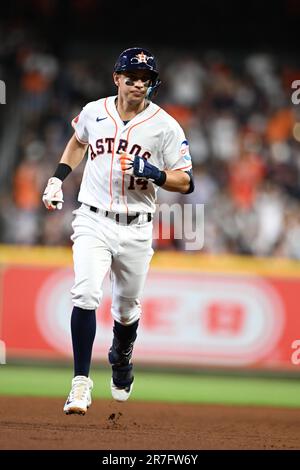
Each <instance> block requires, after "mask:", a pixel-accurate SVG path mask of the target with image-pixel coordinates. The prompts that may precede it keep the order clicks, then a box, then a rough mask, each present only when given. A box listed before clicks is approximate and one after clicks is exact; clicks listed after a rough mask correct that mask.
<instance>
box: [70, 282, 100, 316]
mask: <svg viewBox="0 0 300 470" xmlns="http://www.w3.org/2000/svg"><path fill="white" fill-rule="evenodd" d="M71 295H72V302H73V304H74V305H75V306H76V307H80V308H83V309H85V310H94V309H97V308H98V307H99V304H100V301H101V292H97V291H96V290H95V289H94V290H93V289H89V288H88V287H87V286H86V287H85V286H82V287H81V288H78V287H74V288H73V289H72V290H71Z"/></svg>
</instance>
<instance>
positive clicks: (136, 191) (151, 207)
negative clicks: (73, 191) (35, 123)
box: [72, 96, 192, 213]
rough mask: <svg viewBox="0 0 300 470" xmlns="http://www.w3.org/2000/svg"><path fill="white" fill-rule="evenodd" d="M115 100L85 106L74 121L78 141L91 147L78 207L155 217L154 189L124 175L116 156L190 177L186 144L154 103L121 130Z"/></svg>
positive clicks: (172, 123) (150, 183)
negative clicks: (132, 157) (135, 158)
mask: <svg viewBox="0 0 300 470" xmlns="http://www.w3.org/2000/svg"><path fill="white" fill-rule="evenodd" d="M116 98H117V97H116V96H110V97H108V98H103V99H100V100H97V101H93V102H90V103H88V104H87V105H86V106H85V107H84V108H83V109H82V111H81V113H80V114H79V115H78V116H77V117H76V118H75V119H73V121H72V126H73V128H74V130H75V135H76V138H77V140H78V141H79V142H81V143H83V144H88V146H89V147H88V159H87V163H86V166H85V169H84V173H83V178H82V183H81V187H80V191H79V195H78V201H79V202H82V203H85V204H89V205H91V206H95V207H97V208H99V209H103V210H108V211H113V212H119V213H126V212H129V213H131V212H152V213H153V212H155V202H156V194H157V190H158V186H157V185H155V184H154V183H152V182H151V181H149V180H146V179H141V178H135V177H133V176H130V175H126V174H124V173H123V172H122V170H121V165H120V162H119V160H118V157H119V155H120V152H122V151H123V152H127V153H129V154H131V155H138V156H140V157H145V158H147V159H148V160H149V162H150V163H151V164H152V165H155V166H156V167H158V168H159V169H160V170H183V171H188V170H190V169H191V168H192V161H191V156H190V153H189V148H188V142H187V140H186V138H185V135H184V132H183V130H182V128H181V127H180V125H179V124H178V122H177V121H175V119H173V118H172V117H171V116H170V115H169V114H168V113H166V112H165V111H164V110H163V109H162V108H160V107H159V106H157V105H156V104H154V103H152V102H150V104H149V106H148V107H147V108H146V109H145V110H144V111H142V112H141V113H139V114H138V115H137V116H135V117H134V118H133V119H131V120H130V121H129V122H128V123H127V124H124V122H123V121H122V119H121V118H120V116H119V113H118V111H117V108H116V104H115V102H116Z"/></svg>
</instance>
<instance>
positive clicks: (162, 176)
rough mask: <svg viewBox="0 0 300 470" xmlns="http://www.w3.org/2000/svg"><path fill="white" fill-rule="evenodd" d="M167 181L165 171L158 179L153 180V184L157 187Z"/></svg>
mask: <svg viewBox="0 0 300 470" xmlns="http://www.w3.org/2000/svg"><path fill="white" fill-rule="evenodd" d="M166 179H167V173H166V172H165V171H161V172H160V175H159V177H158V178H157V179H156V180H154V183H155V184H157V186H163V185H164V184H165V182H166Z"/></svg>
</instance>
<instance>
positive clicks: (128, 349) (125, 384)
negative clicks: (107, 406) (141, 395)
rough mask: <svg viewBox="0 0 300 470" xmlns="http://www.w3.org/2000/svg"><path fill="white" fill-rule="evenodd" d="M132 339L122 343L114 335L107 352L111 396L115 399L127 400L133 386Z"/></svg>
mask: <svg viewBox="0 0 300 470" xmlns="http://www.w3.org/2000/svg"><path fill="white" fill-rule="evenodd" d="M133 345H134V341H131V342H130V343H127V344H126V346H125V347H124V345H122V344H121V343H120V341H119V340H118V339H117V338H116V336H114V339H113V344H112V346H111V348H110V350H109V353H108V360H109V362H110V364H111V366H112V378H111V382H110V389H111V394H112V397H113V398H114V399H115V400H117V401H126V400H128V398H129V396H130V394H131V392H132V388H133V380H134V376H133V364H132V362H131V356H132V351H133Z"/></svg>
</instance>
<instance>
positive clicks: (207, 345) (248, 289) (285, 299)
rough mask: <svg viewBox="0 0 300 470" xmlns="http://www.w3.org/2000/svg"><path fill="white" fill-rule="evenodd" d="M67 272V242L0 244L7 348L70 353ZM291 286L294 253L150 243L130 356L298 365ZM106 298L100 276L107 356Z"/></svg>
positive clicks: (298, 331)
mask: <svg viewBox="0 0 300 470" xmlns="http://www.w3.org/2000/svg"><path fill="white" fill-rule="evenodd" d="M72 282H73V270H72V258H71V250H70V249H69V248H39V247H34V248H26V247H16V246H0V290H1V304H0V340H3V341H4V342H5V345H6V351H7V356H8V358H47V359H63V358H71V351H72V347H71V337H70V329H69V324H70V315H71V310H72V304H71V298H70V288H71V286H72ZM299 293H300V263H299V262H296V261H290V260H280V259H253V258H246V257H230V256H219V257H214V256H210V255H202V254H195V253H188V254H183V253H174V252H161V253H156V254H155V255H154V257H153V260H152V264H151V270H150V272H149V276H148V280H147V283H146V288H145V291H144V295H143V298H142V306H143V315H142V319H141V324H140V328H139V335H138V341H137V343H136V348H135V361H136V362H142V363H151V364H172V365H187V366H199V367H204V366H205V367H207V366H214V367H230V368H232V367H238V368H241V367H242V368H257V369H276V370H294V371H297V368H299V370H300V352H299V353H298V349H299V350H300V315H299V302H298V298H299ZM110 304H111V296H110V284H109V279H108V277H107V278H106V280H105V283H104V297H103V301H102V304H101V306H100V308H99V309H98V311H97V335H96V339H95V344H94V353H93V357H94V359H101V360H106V357H107V351H108V348H109V346H110V343H111V338H112V319H111V315H110ZM298 363H299V364H298Z"/></svg>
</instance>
